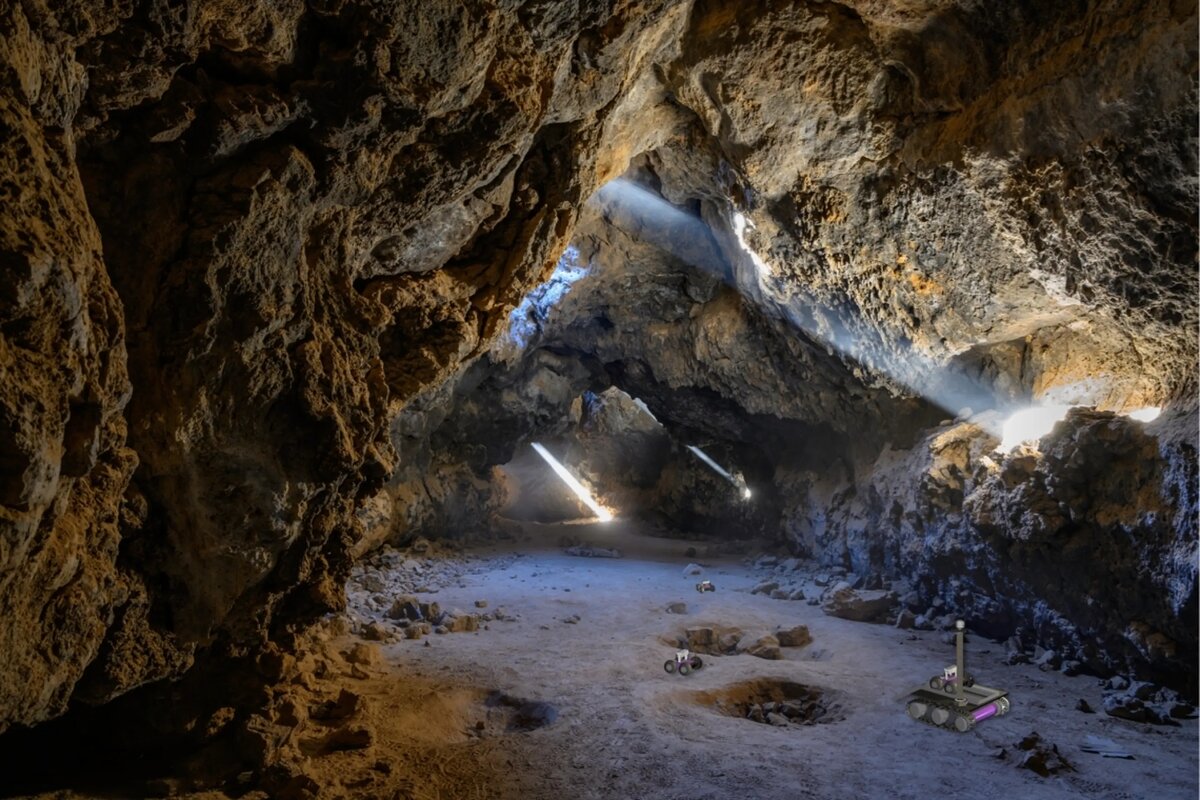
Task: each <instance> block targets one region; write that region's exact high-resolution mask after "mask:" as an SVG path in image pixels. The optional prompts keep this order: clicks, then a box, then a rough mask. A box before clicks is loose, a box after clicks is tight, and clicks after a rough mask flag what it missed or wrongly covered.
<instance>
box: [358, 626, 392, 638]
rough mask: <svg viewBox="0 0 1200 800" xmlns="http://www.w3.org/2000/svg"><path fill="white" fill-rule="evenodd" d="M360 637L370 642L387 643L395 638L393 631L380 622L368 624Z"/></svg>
mask: <svg viewBox="0 0 1200 800" xmlns="http://www.w3.org/2000/svg"><path fill="white" fill-rule="evenodd" d="M359 635H360V636H362V638H364V639H366V640H367V641H368V642H386V641H389V640H391V638H392V636H393V634H392V631H391V630H390V629H389V628H388V627H387V626H386V625H384V624H382V623H380V622H368V623H367V624H366V625H364V626H363V628H362V631H361V632H360V633H359Z"/></svg>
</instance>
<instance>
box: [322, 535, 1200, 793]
mask: <svg viewBox="0 0 1200 800" xmlns="http://www.w3.org/2000/svg"><path fill="white" fill-rule="evenodd" d="M526 530H527V533H526V535H525V536H519V537H518V541H516V542H514V543H508V544H506V545H503V546H489V547H486V548H479V549H475V550H471V551H468V553H467V554H466V555H467V557H468V559H469V561H468V562H467V563H468V566H469V568H468V569H467V570H466V571H465V572H464V574H462V575H461V577H459V578H458V579H457V580H456V581H454V582H453V583H452V585H450V586H448V587H446V588H441V589H439V590H437V591H436V592H431V593H425V594H420V595H418V596H419V597H420V598H421V599H422V600H436V601H437V602H439V603H440V604H441V606H442V607H443V608H460V609H464V610H469V611H473V612H478V609H476V608H475V607H474V602H475V601H476V600H486V601H487V603H488V610H494V609H496V608H497V607H500V606H502V607H504V608H505V609H506V610H507V611H508V612H509V613H510V614H514V615H516V616H517V617H518V618H517V619H516V620H513V621H492V622H490V623H489V624H488V629H487V630H482V629H481V630H479V631H477V632H474V633H453V634H445V635H431V636H428V637H426V638H425V639H422V640H416V641H412V640H403V641H397V642H392V643H389V644H385V645H383V656H384V663H383V664H381V665H379V666H377V667H374V668H372V670H371V676H370V678H368V679H365V680H360V681H358V682H357V686H358V688H357V689H356V690H357V691H360V692H362V693H363V694H364V695H365V696H366V697H367V698H368V700H369V702H370V704H371V708H372V709H373V711H372V717H373V718H374V720H375V725H376V728H377V730H376V737H375V744H374V745H373V747H372V748H371V749H370V751H369V753H361V754H356V755H349V754H348V755H346V758H348V759H349V758H356V759H358V760H359V761H360V762H363V763H366V761H370V760H374V763H375V767H376V769H378V770H383V771H386V772H387V773H388V774H389V775H390V777H386V776H384V775H380V778H379V780H378V781H372V779H370V778H369V777H368V778H361V779H359V780H358V783H357V784H356V785H359V786H361V788H362V795H361V796H368V795H371V794H372V793H373V792H376V791H379V792H381V794H380V796H388V795H390V796H392V797H398V798H406V797H407V798H414V800H423V798H433V797H441V798H452V797H464V798H466V797H495V798H521V800H541V799H543V798H544V799H545V800H551V799H552V798H553V800H559V798H647V799H648V800H649V799H650V798H654V799H655V800H667V798H687V800H700V799H701V798H714V800H715V798H760V799H762V800H766V799H767V798H781V799H782V798H839V800H840V799H841V798H913V800H918V799H919V800H928V798H964V799H965V798H987V799H988V800H993V798H997V797H1009V798H1046V799H1047V800H1049V798H1076V797H1087V798H1111V799H1112V800H1116V799H1117V798H1121V799H1123V800H1124V799H1129V800H1132V799H1133V798H1144V797H1155V798H1159V799H1160V800H1170V799H1171V798H1180V799H1181V800H1182V799H1184V798H1186V800H1192V798H1195V797H1196V796H1197V764H1198V756H1197V721H1196V720H1195V719H1189V720H1183V724H1182V726H1181V727H1178V728H1169V727H1157V726H1151V725H1143V724H1138V723H1132V722H1127V721H1124V720H1118V719H1114V718H1111V717H1108V716H1106V715H1105V714H1103V713H1097V714H1085V713H1083V712H1080V711H1077V710H1076V709H1075V703H1076V701H1077V700H1078V699H1080V698H1083V699H1086V700H1087V701H1088V702H1089V703H1090V704H1091V705H1092V706H1093V707H1096V708H1099V707H1100V706H1101V696H1102V694H1101V687H1100V685H1099V681H1097V680H1096V679H1095V678H1091V677H1086V676H1081V677H1073V678H1072V677H1067V676H1064V675H1062V674H1060V673H1057V672H1049V673H1047V672H1041V671H1039V670H1038V669H1037V668H1036V667H1034V666H1032V665H1017V666H1007V665H1004V664H1003V663H1002V662H1001V660H1000V659H1001V656H1002V655H1003V647H1002V646H1001V645H999V644H997V643H994V642H989V641H987V640H985V639H982V638H978V637H977V638H975V639H974V641H973V642H972V644H971V646H970V647H969V648H968V664H969V669H970V671H971V672H973V673H974V674H975V675H976V676H977V678H978V680H979V682H980V683H982V684H986V685H989V686H995V687H1000V688H1005V689H1008V690H1009V692H1010V693H1011V694H1010V696H1011V699H1012V703H1013V707H1012V711H1011V713H1010V714H1008V715H1007V716H1005V717H1001V718H994V719H991V720H987V721H985V722H982V723H980V724H979V725H978V726H977V727H976V728H975V729H973V730H972V731H970V732H968V733H966V734H955V733H951V732H949V731H944V730H939V729H936V728H932V727H929V726H926V725H922V724H920V723H917V722H913V721H911V720H910V719H909V718H908V717H907V715H906V714H905V707H904V702H903V700H902V699H901V697H902V696H903V695H904V694H905V692H906V690H908V689H909V688H911V687H912V686H914V685H916V684H918V683H921V682H923V681H925V680H926V679H928V677H929V676H931V675H933V674H936V673H937V672H938V671H939V670H940V669H941V667H942V666H943V665H945V664H947V663H951V662H952V661H953V647H952V646H948V645H947V644H946V643H945V642H944V641H943V637H944V634H942V633H936V632H920V631H904V630H897V629H895V628H893V627H890V626H886V625H870V624H865V623H857V622H850V621H846V620H841V619H837V618H833V617H829V616H826V615H825V614H823V613H822V612H821V610H820V608H819V607H818V606H810V605H807V604H805V603H804V602H803V601H788V600H774V599H770V598H768V597H765V596H762V595H752V594H750V592H749V590H750V588H751V587H753V586H754V585H755V583H756V582H757V581H758V580H760V579H761V577H762V576H761V575H757V574H755V573H754V571H753V569H752V568H751V567H749V566H747V565H745V564H744V563H743V561H742V559H741V558H740V557H728V558H723V559H718V560H712V559H703V560H701V563H702V564H703V565H704V566H705V573H704V575H703V576H702V577H703V578H708V579H710V580H712V581H713V582H714V583H715V584H716V586H717V591H716V592H714V593H705V594H700V593H698V592H696V590H695V583H696V582H697V581H698V580H700V579H701V578H699V577H689V576H685V575H684V574H683V568H684V566H685V565H686V564H687V563H688V562H689V561H694V560H697V559H694V558H688V557H686V556H685V555H684V550H685V548H687V547H688V546H689V545H692V544H697V543H691V542H686V541H682V540H667V539H654V538H649V537H646V536H640V535H635V534H634V533H632V532H631V531H629V530H627V529H625V528H623V526H622V525H620V524H612V525H609V526H600V525H596V526H587V527H580V526H578V525H575V526H553V525H549V526H528V527H527V529H526ZM564 533H568V534H570V535H572V536H577V537H582V538H585V539H587V540H589V541H590V542H592V543H593V544H596V545H601V546H615V547H618V548H620V549H621V550H622V551H623V552H624V556H625V557H624V558H621V559H606V558H580V557H573V556H568V555H565V554H564V552H563V550H562V548H561V547H559V546H558V541H559V538H560V537H561V536H562V535H563V534H564ZM698 546H699V547H701V548H702V547H703V545H698ZM361 597H362V595H361V593H360V594H359V598H360V599H361ZM672 601H683V602H685V603H686V604H687V607H688V613H687V614H686V615H675V614H668V613H666V611H665V607H666V605H667V604H668V603H670V602H672ZM353 611H355V609H353V608H352V612H353ZM357 611H358V612H359V613H360V614H361V615H362V616H363V617H364V618H370V614H369V613H367V612H366V611H365V610H364V609H362V608H359V609H357ZM575 617H577V618H578V619H577V621H575V622H566V621H565V620H568V619H572V618H575ZM374 618H379V616H378V615H375V617H374ZM706 623H714V624H719V625H726V626H736V627H740V628H742V629H744V630H746V631H748V632H749V631H756V630H760V629H762V630H773V629H775V628H777V627H779V626H787V627H790V626H792V625H796V624H803V625H807V626H808V627H809V629H810V630H811V633H812V636H813V640H814V641H813V642H812V644H810V645H807V646H806V647H803V648H786V649H784V650H783V654H784V658H783V660H779V661H768V660H764V659H759V658H755V657H752V656H749V655H738V656H724V657H709V656H705V662H706V665H705V667H704V668H703V669H701V670H700V671H698V672H696V673H693V674H691V675H689V676H686V677H682V676H676V675H668V674H666V673H665V672H664V671H663V667H662V665H663V662H664V660H666V659H668V658H670V657H671V655H672V654H673V648H671V647H670V646H668V645H666V644H664V643H663V641H662V640H661V637H662V636H663V635H664V634H673V633H677V632H681V631H682V629H683V628H684V627H686V626H691V625H701V624H706ZM350 643H351V640H350V639H346V640H344V641H342V642H340V643H337V644H339V646H349V644H350ZM759 678H763V679H770V678H777V679H783V680H789V681H794V682H798V683H802V684H805V685H810V686H815V687H819V688H821V689H822V690H824V691H825V693H826V699H827V700H828V701H830V702H831V703H832V704H833V705H835V706H836V707H837V713H836V714H834V715H833V716H836V717H840V719H837V721H834V722H829V723H828V724H815V725H806V726H792V727H788V728H777V727H772V726H770V725H764V724H759V723H756V722H753V721H750V720H747V719H741V718H735V717H731V716H727V715H723V714H721V713H720V712H719V711H718V710H717V709H716V708H715V707H714V705H713V704H712V702H711V697H712V694H713V693H717V694H719V693H720V692H721V691H722V690H724V689H726V688H727V687H730V686H734V685H737V684H740V683H742V682H745V681H748V680H753V679H759ZM493 692H502V693H503V694H504V695H505V696H506V697H507V698H509V699H510V705H505V704H504V703H499V704H497V703H496V701H495V700H494V695H491V693H493ZM489 696H492V697H493V701H492V705H491V706H490V707H489V705H488V698H489ZM517 700H527V701H534V702H541V703H546V704H549V705H550V706H552V707H553V709H554V710H555V711H556V712H557V718H556V719H555V720H554V721H553V722H552V723H550V724H548V725H542V726H540V727H533V729H530V730H519V728H522V727H526V728H528V727H532V725H535V724H536V723H537V722H538V720H535V721H534V722H533V723H530V721H529V720H527V719H522V718H521V714H522V713H523V712H520V711H519V710H515V709H514V708H513V707H512V705H511V704H512V703H515V702H516V701H517ZM513 728H518V730H512V729H513ZM1033 731H1036V732H1037V733H1039V734H1041V736H1042V737H1043V739H1045V740H1047V741H1048V742H1050V743H1053V744H1055V745H1057V747H1058V750H1059V752H1060V754H1061V755H1062V756H1063V757H1064V758H1065V759H1066V760H1067V761H1068V762H1069V763H1070V764H1071V765H1073V766H1074V767H1075V769H1076V771H1075V772H1073V773H1064V774H1059V775H1053V776H1050V777H1041V776H1039V775H1037V774H1035V773H1034V772H1031V771H1029V770H1027V769H1021V768H1019V767H1018V766H1017V764H1018V762H1019V761H1020V758H1021V756H1022V755H1023V753H1022V752H1021V751H1019V750H1017V749H1015V747H1014V745H1015V743H1016V742H1018V741H1019V740H1021V739H1022V738H1023V737H1024V736H1026V735H1027V734H1029V733H1031V732H1033ZM1086 734H1094V735H1098V736H1103V737H1105V738H1107V739H1111V740H1113V741H1115V742H1117V743H1118V744H1119V745H1121V746H1122V747H1123V748H1125V749H1126V750H1127V751H1128V752H1129V753H1131V754H1132V755H1133V756H1134V757H1135V758H1134V759H1133V760H1123V759H1107V758H1102V757H1100V756H1097V755H1093V754H1088V753H1084V752H1082V751H1081V750H1080V745H1082V744H1083V742H1084V736H1085V735H1086ZM364 759H365V760H364ZM389 761H391V762H395V766H394V767H392V766H391V765H389V764H388V763H386V762H389ZM352 772H353V771H352V770H351V771H350V772H348V773H347V774H350V773H352ZM398 780H399V781H401V782H400V784H397V783H396V781H398ZM353 783H354V781H350V780H347V781H346V782H345V783H344V784H343V785H344V786H345V787H346V792H347V796H355V794H354V791H353V789H354V786H353V785H351V784H353ZM375 784H377V789H371V788H370V787H371V786H372V785H375ZM397 785H398V786H399V788H398V789H394V788H393V787H396V786H397ZM385 786H387V789H386V791H384V787H385Z"/></svg>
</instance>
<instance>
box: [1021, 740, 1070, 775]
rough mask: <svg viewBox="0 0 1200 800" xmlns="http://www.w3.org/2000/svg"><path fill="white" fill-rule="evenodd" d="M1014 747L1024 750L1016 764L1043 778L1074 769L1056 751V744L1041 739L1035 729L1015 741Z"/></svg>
mask: <svg viewBox="0 0 1200 800" xmlns="http://www.w3.org/2000/svg"><path fill="white" fill-rule="evenodd" d="M1014 747H1016V748H1017V749H1018V750H1022V751H1024V752H1025V755H1024V756H1022V758H1021V760H1020V762H1018V764H1017V766H1018V767H1021V768H1022V769H1028V770H1032V771H1033V772H1036V773H1037V774H1038V775H1041V776H1042V777H1043V778H1047V777H1049V776H1051V775H1057V774H1058V773H1060V772H1074V771H1075V768H1074V767H1073V766H1071V764H1070V762H1068V761H1067V760H1066V759H1065V758H1063V757H1062V754H1061V753H1059V752H1058V746H1057V745H1055V744H1052V743H1050V742H1048V741H1046V740H1045V739H1043V738H1042V737H1041V736H1040V735H1039V734H1038V733H1037V732H1036V731H1034V732H1032V733H1030V734H1029V735H1028V736H1026V737H1025V738H1024V739H1022V740H1021V741H1019V742H1017V743H1016V744H1015V745H1014Z"/></svg>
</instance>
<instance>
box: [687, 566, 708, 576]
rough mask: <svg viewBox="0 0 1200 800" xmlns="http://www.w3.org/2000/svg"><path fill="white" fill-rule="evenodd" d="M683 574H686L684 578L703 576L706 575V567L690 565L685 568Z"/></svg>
mask: <svg viewBox="0 0 1200 800" xmlns="http://www.w3.org/2000/svg"><path fill="white" fill-rule="evenodd" d="M683 574H684V577H689V576H692V575H702V574H704V567H702V566H700V565H699V564H688V565H687V566H686V567H684V568H683Z"/></svg>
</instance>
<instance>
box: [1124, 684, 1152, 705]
mask: <svg viewBox="0 0 1200 800" xmlns="http://www.w3.org/2000/svg"><path fill="white" fill-rule="evenodd" d="M1158 690H1159V687H1157V686H1155V685H1154V684H1153V683H1150V682H1149V681H1132V682H1131V683H1130V684H1129V687H1128V688H1127V689H1126V690H1125V692H1126V694H1129V695H1132V696H1133V697H1136V698H1137V699H1138V700H1153V699H1154V697H1155V695H1157V694H1158Z"/></svg>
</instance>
